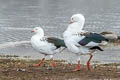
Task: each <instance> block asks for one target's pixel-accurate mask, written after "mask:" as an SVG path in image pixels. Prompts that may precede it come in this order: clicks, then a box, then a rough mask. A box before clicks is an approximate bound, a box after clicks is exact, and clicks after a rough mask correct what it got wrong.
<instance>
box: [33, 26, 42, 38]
mask: <svg viewBox="0 0 120 80" xmlns="http://www.w3.org/2000/svg"><path fill="white" fill-rule="evenodd" d="M32 32H34V33H35V34H39V35H41V36H44V31H43V29H42V28H41V27H35V28H34V29H33V30H32Z"/></svg>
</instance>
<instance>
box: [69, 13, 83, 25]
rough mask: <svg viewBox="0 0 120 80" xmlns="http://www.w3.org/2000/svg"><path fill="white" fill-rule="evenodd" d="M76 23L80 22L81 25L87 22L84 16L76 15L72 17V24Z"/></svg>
mask: <svg viewBox="0 0 120 80" xmlns="http://www.w3.org/2000/svg"><path fill="white" fill-rule="evenodd" d="M74 22H79V23H83V24H84V22H85V17H84V16H83V15H82V14H74V15H72V17H71V21H70V24H72V23H74Z"/></svg>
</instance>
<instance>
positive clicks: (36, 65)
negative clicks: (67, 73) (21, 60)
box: [33, 58, 45, 67]
mask: <svg viewBox="0 0 120 80" xmlns="http://www.w3.org/2000/svg"><path fill="white" fill-rule="evenodd" d="M44 60H45V58H43V59H42V60H41V61H40V62H39V63H38V64H34V65H33V66H35V67H38V66H40V65H41V64H42V63H43V61H44Z"/></svg>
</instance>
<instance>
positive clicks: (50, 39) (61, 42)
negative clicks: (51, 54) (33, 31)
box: [47, 37, 66, 48]
mask: <svg viewBox="0 0 120 80" xmlns="http://www.w3.org/2000/svg"><path fill="white" fill-rule="evenodd" d="M47 41H48V42H49V43H53V44H54V45H55V46H56V47H57V48H60V47H66V46H65V43H64V40H62V39H59V38H56V37H48V38H47Z"/></svg>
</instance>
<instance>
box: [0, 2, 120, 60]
mask: <svg viewBox="0 0 120 80" xmlns="http://www.w3.org/2000/svg"><path fill="white" fill-rule="evenodd" d="M119 4H120V1H119V0H34V1H33V0H0V53H1V54H16V55H19V56H24V55H27V56H31V57H32V58H39V57H40V58H41V55H40V54H39V53H37V52H35V51H34V50H33V49H32V48H31V46H30V45H29V44H24V43H26V42H27V41H29V40H30V38H31V36H32V35H33V34H32V33H31V32H30V31H31V29H32V28H33V27H36V26H41V27H42V28H43V29H44V30H45V34H46V35H49V36H56V37H60V38H61V37H62V33H63V32H64V30H65V29H66V28H67V26H68V24H69V21H70V17H71V15H73V14H74V13H82V14H84V16H85V18H86V23H85V27H84V29H86V30H88V31H94V32H102V31H113V32H115V33H116V34H118V35H120V23H119V22H120V5H119ZM113 47H114V46H113ZM113 47H110V48H107V49H105V51H104V52H98V54H96V55H95V57H94V59H93V60H97V61H102V62H120V54H119V52H120V50H119V47H117V48H113ZM69 54H70V55H71V58H70V57H68V55H69ZM38 55H39V56H38ZM58 56H59V57H58ZM73 56H74V55H73V54H71V53H68V51H65V52H64V53H63V54H62V55H59V54H57V55H56V57H55V58H56V59H66V60H68V59H69V58H70V59H69V61H72V60H74V57H73ZM83 60H86V58H83Z"/></svg>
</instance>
